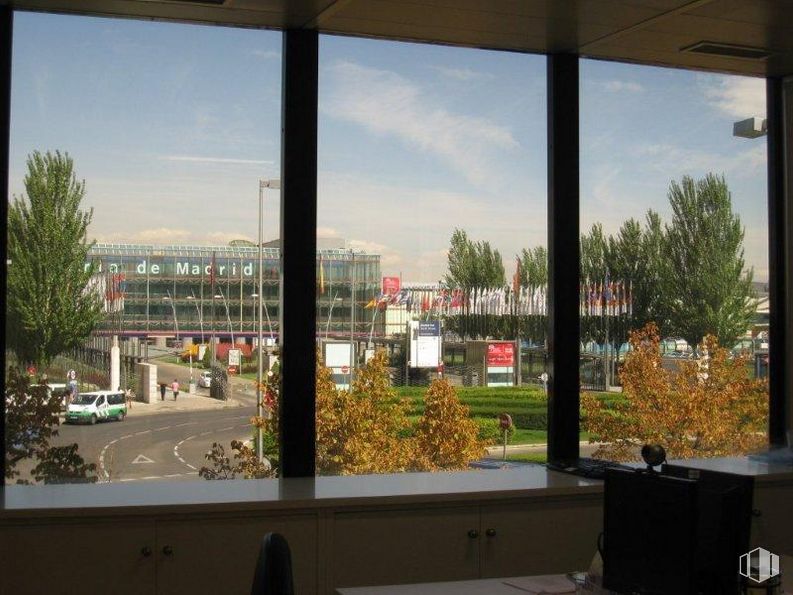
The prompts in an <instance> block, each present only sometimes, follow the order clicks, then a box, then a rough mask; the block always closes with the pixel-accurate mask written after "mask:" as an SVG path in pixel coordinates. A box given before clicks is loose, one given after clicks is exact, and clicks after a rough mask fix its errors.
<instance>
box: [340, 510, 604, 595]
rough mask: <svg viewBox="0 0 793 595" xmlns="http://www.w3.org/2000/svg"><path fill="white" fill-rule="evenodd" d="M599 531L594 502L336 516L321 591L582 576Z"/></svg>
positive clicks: (600, 516)
mask: <svg viewBox="0 0 793 595" xmlns="http://www.w3.org/2000/svg"><path fill="white" fill-rule="evenodd" d="M602 525H603V507H602V498H601V496H600V495H594V496H590V497H584V498H580V497H576V498H567V499H564V498H561V499H559V498H555V499H538V498H532V499H526V500H511V501H505V502H504V503H498V504H483V505H482V506H475V507H472V506H469V507H461V508H446V507H443V508H421V507H417V508H413V509H404V510H392V511H387V512H386V511H360V512H340V513H337V514H335V516H334V519H333V527H332V547H331V549H332V557H333V559H332V562H331V572H330V578H331V584H330V585H329V588H328V589H327V592H329V593H332V592H333V589H335V588H338V587H353V586H363V585H378V584H379V585H382V584H400V583H421V582H432V581H444V580H465V579H473V578H489V577H499V576H522V575H531V574H549V573H556V572H569V571H571V570H584V569H586V568H588V567H589V565H590V563H591V561H592V557H593V555H594V553H595V551H596V548H597V537H598V534H599V533H600V531H601V528H602Z"/></svg>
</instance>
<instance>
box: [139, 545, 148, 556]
mask: <svg viewBox="0 0 793 595" xmlns="http://www.w3.org/2000/svg"><path fill="white" fill-rule="evenodd" d="M140 555H141V556H143V557H144V558H148V557H149V556H151V548H150V547H149V546H148V545H145V546H143V547H142V548H140Z"/></svg>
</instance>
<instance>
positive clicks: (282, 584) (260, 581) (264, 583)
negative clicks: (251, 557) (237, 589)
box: [251, 533, 295, 595]
mask: <svg viewBox="0 0 793 595" xmlns="http://www.w3.org/2000/svg"><path fill="white" fill-rule="evenodd" d="M294 594H295V587H294V584H293V583H292V555H291V554H290V553H289V543H287V541H286V539H284V536H283V535H281V534H279V533H268V534H267V535H265V536H264V539H263V540H262V546H261V548H259V559H258V560H257V562H256V571H255V572H254V575H253V586H252V587H251V595H294Z"/></svg>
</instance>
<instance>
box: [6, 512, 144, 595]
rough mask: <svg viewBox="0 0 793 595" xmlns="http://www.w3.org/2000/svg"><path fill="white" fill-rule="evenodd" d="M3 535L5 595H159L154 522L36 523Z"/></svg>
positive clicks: (19, 527) (17, 527)
mask: <svg viewBox="0 0 793 595" xmlns="http://www.w3.org/2000/svg"><path fill="white" fill-rule="evenodd" d="M0 535H2V551H1V552H0V593H9V594H10V593H14V594H15V595H25V594H27V593H30V594H31V595H34V594H35V595H41V594H42V593H46V594H47V595H56V594H59V593H62V594H64V595H73V594H74V593H81V594H82V593H85V594H86V595H90V594H93V593H96V594H103V593H114V594H116V595H123V594H129V595H136V594H141V595H154V578H155V568H154V566H155V560H154V555H153V551H154V523H146V522H142V523H141V522H137V523H135V524H130V523H127V522H118V521H100V522H95V523H80V524H74V523H49V524H46V525H45V524H30V525H26V526H24V527H23V526H12V527H8V526H6V527H0ZM145 548H148V550H145ZM147 552H148V553H149V555H148V556H147V555H146V553H147Z"/></svg>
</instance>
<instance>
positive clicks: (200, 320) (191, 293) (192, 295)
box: [187, 289, 204, 345]
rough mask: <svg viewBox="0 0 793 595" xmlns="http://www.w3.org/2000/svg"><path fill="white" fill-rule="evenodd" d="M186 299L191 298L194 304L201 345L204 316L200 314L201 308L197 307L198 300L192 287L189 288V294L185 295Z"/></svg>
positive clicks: (202, 342)
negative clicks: (199, 328)
mask: <svg viewBox="0 0 793 595" xmlns="http://www.w3.org/2000/svg"><path fill="white" fill-rule="evenodd" d="M187 299H188V300H191V301H192V302H193V304H194V305H195V311H196V313H197V314H198V325H199V326H200V327H201V344H202V345H203V344H204V317H203V315H202V314H201V310H200V308H199V307H198V301H197V300H196V298H195V292H193V290H192V289H191V290H190V295H188V296H187Z"/></svg>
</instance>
